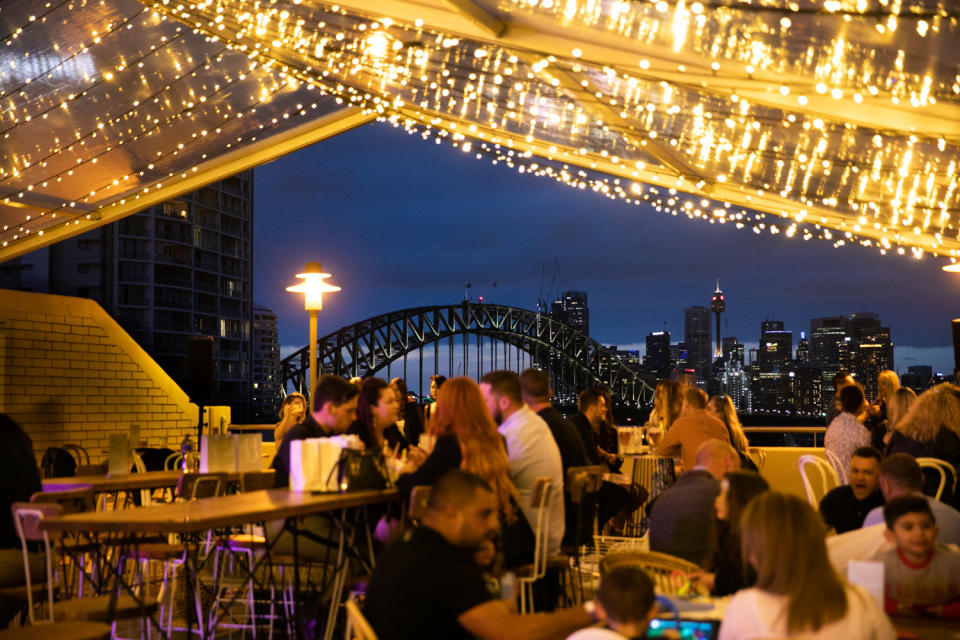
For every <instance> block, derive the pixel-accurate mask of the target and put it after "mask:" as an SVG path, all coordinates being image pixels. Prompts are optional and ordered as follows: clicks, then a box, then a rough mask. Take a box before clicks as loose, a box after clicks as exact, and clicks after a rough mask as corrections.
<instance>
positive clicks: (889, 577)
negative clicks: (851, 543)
mask: <svg viewBox="0 0 960 640" xmlns="http://www.w3.org/2000/svg"><path fill="white" fill-rule="evenodd" d="M883 519H884V520H885V521H886V524H887V530H886V531H884V535H885V536H886V538H887V540H889V541H890V542H892V543H894V544H896V545H897V547H896V548H895V549H890V550H889V551H882V552H880V553H878V554H877V555H876V556H875V558H874V559H875V560H879V561H881V562H883V567H884V568H883V573H884V583H885V588H884V591H885V598H884V600H885V607H886V610H887V612H888V613H891V614H895V613H900V614H904V613H907V614H926V615H935V616H942V617H948V618H956V619H960V553H956V552H955V551H952V550H950V549H949V548H948V547H945V546H944V545H942V544H937V542H936V540H937V531H938V530H937V525H936V523H935V522H934V518H933V513H932V512H931V511H930V505H929V503H927V500H926V498H924V497H922V496H914V495H908V496H900V497H898V498H894V499H893V500H890V502H888V503H887V504H886V505H885V506H884V508H883Z"/></svg>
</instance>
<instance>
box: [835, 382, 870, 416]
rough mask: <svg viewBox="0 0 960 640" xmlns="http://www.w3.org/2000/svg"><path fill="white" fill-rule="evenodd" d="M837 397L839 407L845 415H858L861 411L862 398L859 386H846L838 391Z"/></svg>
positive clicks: (861, 390)
mask: <svg viewBox="0 0 960 640" xmlns="http://www.w3.org/2000/svg"><path fill="white" fill-rule="evenodd" d="M837 397H838V398H840V407H841V408H842V409H843V410H844V411H846V412H847V413H852V414H853V415H858V414H860V413H861V412H862V411H863V404H864V397H863V389H861V388H860V385H858V384H856V383H854V384H848V385H847V386H845V387H843V388H842V389H840V392H839V393H838V394H837Z"/></svg>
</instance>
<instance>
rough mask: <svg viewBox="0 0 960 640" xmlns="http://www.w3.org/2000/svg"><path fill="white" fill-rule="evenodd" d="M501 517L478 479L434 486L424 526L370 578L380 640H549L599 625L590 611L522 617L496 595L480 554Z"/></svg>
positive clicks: (370, 611)
mask: <svg viewBox="0 0 960 640" xmlns="http://www.w3.org/2000/svg"><path fill="white" fill-rule="evenodd" d="M497 511H498V510H497V498H496V495H495V494H494V491H493V488H492V487H491V486H490V485H489V484H488V483H487V482H486V481H485V480H483V479H482V478H480V477H478V476H476V475H474V474H472V473H468V472H466V471H459V470H455V471H451V472H449V473H447V474H445V475H444V476H443V477H441V478H440V479H439V480H438V481H437V482H436V483H435V484H434V485H433V490H432V491H431V492H430V498H429V500H428V502H427V513H426V516H425V517H424V519H423V524H422V526H420V527H416V528H415V529H413V530H411V531H410V532H408V533H406V534H405V535H404V536H403V538H402V539H401V541H399V542H397V543H395V544H393V545H391V546H390V547H388V548H387V549H385V550H384V551H383V553H381V554H380V557H379V558H377V564H376V566H375V567H374V570H373V575H372V576H371V577H370V585H369V587H368V589H367V597H366V604H365V608H364V614H365V615H366V617H367V619H368V620H369V621H370V625H371V626H372V627H373V630H374V631H375V632H376V634H377V637H378V638H380V640H407V639H413V638H417V639H419V640H433V639H436V640H459V639H461V638H462V639H464V640H466V639H468V638H480V639H481V640H511V639H514V638H515V639H517V640H541V639H542V640H547V639H549V638H563V637H565V636H566V635H568V634H569V633H571V632H572V631H574V630H576V629H580V628H582V627H586V626H588V625H590V624H592V623H594V622H596V619H595V618H594V617H593V616H592V615H591V614H590V613H588V612H587V609H586V607H583V606H577V607H572V608H570V609H564V610H562V611H557V612H555V613H547V614H544V613H539V614H536V615H518V614H516V613H515V612H514V610H513V609H512V607H511V605H510V603H508V602H507V601H505V600H497V599H494V597H493V596H491V595H490V592H489V591H488V590H487V586H486V583H485V581H484V576H483V572H482V570H481V568H480V567H479V566H477V564H476V562H475V561H474V558H473V555H474V554H475V553H476V552H477V551H478V550H479V549H482V548H483V546H484V545H486V544H488V543H489V541H490V540H491V539H492V538H493V537H494V536H495V535H496V530H497V528H498V521H497Z"/></svg>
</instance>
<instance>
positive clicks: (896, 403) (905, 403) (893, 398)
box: [887, 387, 917, 429]
mask: <svg viewBox="0 0 960 640" xmlns="http://www.w3.org/2000/svg"><path fill="white" fill-rule="evenodd" d="M916 399H917V394H916V393H914V392H913V389H911V388H910V387H900V388H899V389H897V390H896V391H894V392H893V393H892V394H891V395H889V396H887V428H888V429H893V428H895V427H896V426H897V423H898V422H900V420H902V419H903V416H905V415H907V411H909V410H910V407H911V406H912V405H913V401H914V400H916Z"/></svg>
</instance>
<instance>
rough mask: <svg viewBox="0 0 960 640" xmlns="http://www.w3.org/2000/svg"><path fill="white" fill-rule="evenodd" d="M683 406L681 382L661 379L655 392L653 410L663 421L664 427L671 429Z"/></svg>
mask: <svg viewBox="0 0 960 640" xmlns="http://www.w3.org/2000/svg"><path fill="white" fill-rule="evenodd" d="M682 408H683V392H682V391H681V388H680V384H679V383H678V382H675V381H673V380H661V381H660V382H659V383H658V384H657V388H656V389H655V390H654V394H653V410H654V411H656V412H657V415H658V416H659V417H660V419H661V420H662V421H663V425H662V426H663V428H664V429H669V428H670V427H671V425H673V423H674V421H676V419H677V418H678V417H679V416H680V410H681V409H682Z"/></svg>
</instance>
